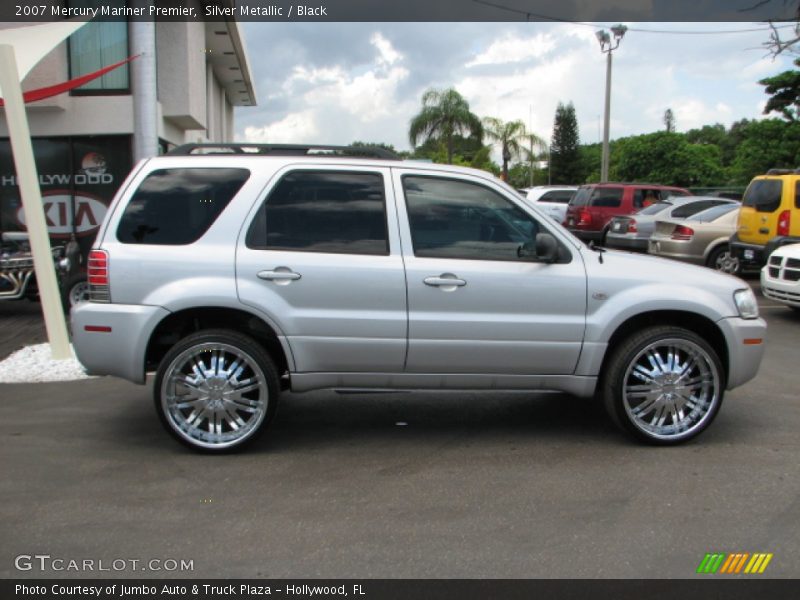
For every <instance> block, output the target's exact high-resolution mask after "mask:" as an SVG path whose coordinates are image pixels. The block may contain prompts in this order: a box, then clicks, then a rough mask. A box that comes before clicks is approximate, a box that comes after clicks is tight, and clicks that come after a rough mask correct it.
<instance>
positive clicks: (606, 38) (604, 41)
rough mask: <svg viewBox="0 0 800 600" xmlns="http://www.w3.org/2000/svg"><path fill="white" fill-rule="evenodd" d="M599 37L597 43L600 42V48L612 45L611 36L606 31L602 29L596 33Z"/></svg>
mask: <svg viewBox="0 0 800 600" xmlns="http://www.w3.org/2000/svg"><path fill="white" fill-rule="evenodd" d="M595 35H596V36H597V41H598V42H600V48H601V49H602V48H605V46H607V45H609V44H610V43H611V36H610V35H608V32H607V31H606V30H605V29H601V30H599V31H596V32H595Z"/></svg>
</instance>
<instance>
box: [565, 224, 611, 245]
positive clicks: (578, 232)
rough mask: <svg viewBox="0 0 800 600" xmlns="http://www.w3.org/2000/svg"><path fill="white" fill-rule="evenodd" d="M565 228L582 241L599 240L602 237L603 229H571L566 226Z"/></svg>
mask: <svg viewBox="0 0 800 600" xmlns="http://www.w3.org/2000/svg"><path fill="white" fill-rule="evenodd" d="M567 230H568V231H569V232H570V233H571V234H572V235H574V236H575V237H576V238H578V239H579V240H582V241H584V242H587V243H588V242H599V241H601V240H602V239H603V234H604V233H605V231H604V230H600V231H587V230H585V229H572V228H571V227H567Z"/></svg>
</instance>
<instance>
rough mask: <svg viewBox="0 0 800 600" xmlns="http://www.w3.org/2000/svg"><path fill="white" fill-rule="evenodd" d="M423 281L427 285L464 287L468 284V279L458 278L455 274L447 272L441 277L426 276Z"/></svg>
mask: <svg viewBox="0 0 800 600" xmlns="http://www.w3.org/2000/svg"><path fill="white" fill-rule="evenodd" d="M422 282H423V283H424V284H425V285H431V286H434V287H464V286H465V285H467V282H466V281H464V280H463V279H458V278H457V277H456V276H455V275H450V274H449V273H445V274H444V275H440V276H439V277H426V278H425V279H423V280H422Z"/></svg>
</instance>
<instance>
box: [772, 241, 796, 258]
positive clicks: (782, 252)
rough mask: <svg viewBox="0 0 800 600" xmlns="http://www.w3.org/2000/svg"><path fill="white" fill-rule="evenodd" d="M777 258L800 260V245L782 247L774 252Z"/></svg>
mask: <svg viewBox="0 0 800 600" xmlns="http://www.w3.org/2000/svg"><path fill="white" fill-rule="evenodd" d="M773 254H774V255H776V256H787V257H789V258H800V244H789V245H787V246H781V247H779V248H777V249H776V250H775V252H773Z"/></svg>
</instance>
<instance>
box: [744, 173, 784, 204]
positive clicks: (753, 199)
mask: <svg viewBox="0 0 800 600" xmlns="http://www.w3.org/2000/svg"><path fill="white" fill-rule="evenodd" d="M782 193H783V181H781V180H780V179H756V180H755V181H753V182H751V183H750V185H749V186H747V191H746V192H745V193H744V198H742V206H750V207H752V208H754V209H756V210H757V211H758V212H775V211H776V210H778V207H780V205H781V194H782Z"/></svg>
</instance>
